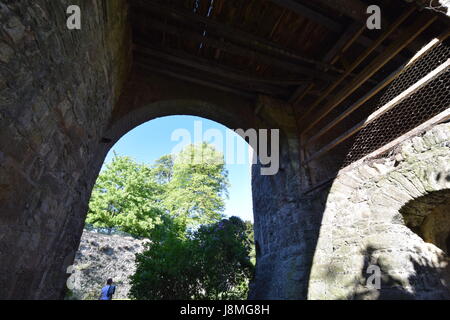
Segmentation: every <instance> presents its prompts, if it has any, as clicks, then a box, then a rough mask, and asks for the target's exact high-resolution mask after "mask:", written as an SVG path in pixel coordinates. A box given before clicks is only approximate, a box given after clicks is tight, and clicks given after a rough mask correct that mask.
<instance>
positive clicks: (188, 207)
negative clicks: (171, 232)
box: [164, 143, 228, 228]
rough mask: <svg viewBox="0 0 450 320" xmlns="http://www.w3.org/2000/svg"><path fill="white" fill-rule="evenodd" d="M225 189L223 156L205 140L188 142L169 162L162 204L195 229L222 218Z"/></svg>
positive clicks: (225, 179)
mask: <svg viewBox="0 0 450 320" xmlns="http://www.w3.org/2000/svg"><path fill="white" fill-rule="evenodd" d="M227 190H228V173H227V171H226V169H225V164H224V160H223V155H222V154H221V153H219V152H217V151H216V150H215V149H214V147H212V146H211V145H208V144H206V143H204V144H201V145H189V146H188V147H186V148H185V149H184V150H183V151H182V152H180V153H179V154H178V155H177V156H176V157H175V159H174V161H173V169H172V176H171V179H170V181H169V182H168V184H167V194H166V197H165V198H164V205H165V207H166V209H167V210H168V211H169V212H170V213H171V214H172V215H173V216H174V217H175V218H177V219H181V220H182V221H184V223H185V224H186V227H187V228H189V227H191V228H192V227H194V228H195V227H197V226H199V225H201V224H207V223H211V222H214V221H219V220H220V219H221V218H223V211H224V207H225V202H224V198H225V197H226V196H228V193H227Z"/></svg>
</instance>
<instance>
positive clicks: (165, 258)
mask: <svg viewBox="0 0 450 320" xmlns="http://www.w3.org/2000/svg"><path fill="white" fill-rule="evenodd" d="M248 227H249V224H248V223H244V222H243V221H242V220H241V219H240V218H237V217H232V218H230V219H223V220H221V221H220V222H217V223H214V224H210V225H203V226H201V227H200V228H198V230H196V231H193V232H192V233H190V234H189V236H187V237H178V236H177V235H176V234H172V235H171V236H170V237H167V238H165V239H164V240H163V241H154V242H152V243H149V244H148V246H147V248H146V250H145V251H144V252H143V253H142V254H138V255H137V256H136V258H137V269H136V273H135V274H134V275H133V276H132V277H131V284H132V287H131V291H130V294H131V295H132V297H133V298H135V299H148V300H156V299H245V298H246V297H247V292H248V283H249V281H250V279H251V278H252V275H253V271H254V264H253V263H252V261H251V257H250V254H251V251H252V248H253V241H252V238H253V236H252V235H251V234H250V233H249V229H248Z"/></svg>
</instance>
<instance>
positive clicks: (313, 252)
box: [0, 0, 450, 299]
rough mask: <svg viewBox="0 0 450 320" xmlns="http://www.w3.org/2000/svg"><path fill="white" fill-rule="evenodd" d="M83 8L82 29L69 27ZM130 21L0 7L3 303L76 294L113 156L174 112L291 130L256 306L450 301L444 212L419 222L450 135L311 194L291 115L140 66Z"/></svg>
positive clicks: (262, 208)
mask: <svg viewBox="0 0 450 320" xmlns="http://www.w3.org/2000/svg"><path fill="white" fill-rule="evenodd" d="M72 4H79V5H80V6H81V9H82V12H83V16H82V30H72V31H70V30H68V29H67V28H66V18H67V15H66V8H67V7H68V5H72ZM127 10H128V8H127V5H126V1H125V0H114V1H112V0H111V1H109V0H108V1H101V0H93V1H84V0H73V1H69V0H58V1H48V0H23V1H16V0H2V1H1V2H0V137H1V138H0V213H1V216H0V261H1V264H0V288H1V290H0V299H2V298H3V299H8V298H10V299H58V298H61V297H63V296H64V293H65V282H66V279H67V277H68V274H67V273H66V271H67V267H68V266H69V265H71V264H72V263H73V260H74V257H75V252H76V250H77V248H78V245H79V242H80V237H81V234H82V230H83V225H84V220H85V216H86V213H87V204H88V201H89V197H90V193H91V190H92V187H93V185H94V183H95V180H96V178H97V175H98V172H99V170H100V167H101V165H102V162H103V160H104V158H105V156H106V154H107V152H108V150H109V149H110V148H111V147H112V145H113V144H114V142H116V141H117V140H118V139H119V138H120V137H121V136H122V135H124V134H125V133H127V132H128V131H129V130H131V129H133V128H134V127H136V126H137V125H139V124H141V123H144V122H145V121H149V120H152V119H154V118H156V117H161V116H168V115H174V114H189V115H196V116H201V117H206V118H209V119H212V120H215V121H218V122H220V123H222V124H225V125H227V126H229V127H230V128H233V129H235V128H239V127H241V128H250V127H253V128H256V129H259V128H279V129H281V131H282V135H281V146H280V147H281V148H280V149H281V159H280V172H279V173H278V174H277V175H275V176H260V175H259V174H256V172H255V174H254V176H253V181H252V185H253V201H254V214H255V239H256V241H257V256H258V259H257V267H256V277H255V282H254V284H253V285H252V292H251V297H252V298H259V299H269V298H274V299H306V298H308V297H309V298H311V299H332V298H339V299H344V298H390V297H393V298H396V297H415V298H433V297H436V298H437V297H446V296H447V288H446V287H445V286H446V285H447V284H446V282H445V281H446V280H445V276H446V274H445V272H444V269H445V265H446V263H447V262H446V259H447V257H446V256H445V255H444V253H443V251H442V250H440V249H438V248H437V247H436V246H435V245H433V244H427V243H425V242H424V241H423V240H422V238H421V236H422V237H424V238H425V239H426V240H428V241H434V242H435V243H436V244H438V245H441V246H442V244H441V243H442V242H446V241H447V240H445V241H444V240H443V239H444V238H443V236H442V234H445V232H447V230H446V229H443V228H440V227H439V225H440V224H442V223H443V221H447V220H446V218H445V216H444V215H443V209H439V210H438V211H439V212H438V213H430V212H431V211H433V210H431V211H430V210H428V211H427V210H421V212H422V213H421V214H420V215H421V217H422V218H423V219H422V218H420V219H416V218H414V219H412V217H413V216H414V214H413V215H411V214H408V212H409V213H411V212H413V213H414V212H417V210H418V209H417V208H423V207H424V205H423V203H429V200H430V198H428V200H426V199H425V200H424V201H425V202H421V201H422V200H423V199H422V198H421V197H423V196H427V195H428V194H429V193H431V192H439V191H442V190H445V189H446V188H450V186H449V183H450V181H449V180H450V179H448V175H449V170H450V169H449V163H450V161H449V152H448V145H446V144H445V143H444V142H447V141H449V139H450V134H449V132H448V131H449V130H448V124H446V125H441V126H439V127H436V128H435V129H433V130H431V131H430V132H429V133H427V134H425V135H424V136H423V137H417V138H415V139H412V140H411V141H409V142H406V143H404V144H403V146H402V148H401V151H399V152H398V153H397V154H396V156H395V158H393V159H391V158H385V159H380V160H379V161H374V162H370V163H366V164H365V165H363V166H361V167H358V168H356V169H354V170H352V171H348V172H347V171H346V172H341V173H340V174H339V176H338V177H337V179H336V181H335V182H334V183H333V186H332V188H331V190H322V191H320V192H316V193H313V194H302V192H301V188H300V187H301V184H302V182H303V181H305V179H306V178H307V177H305V176H302V175H301V174H300V156H299V147H298V144H299V141H298V137H297V131H298V130H297V129H298V128H297V127H296V121H295V120H294V118H295V117H294V114H293V110H292V109H291V106H289V105H287V104H286V103H282V102H280V101H275V100H272V99H268V98H267V99H266V98H264V97H260V99H259V100H255V101H254V100H252V99H250V98H248V97H242V96H237V95H235V94H231V93H226V92H223V91H219V90H215V89H212V88H208V87H204V86H201V85H195V84H192V83H189V82H184V81H181V80H173V79H170V78H168V77H164V76H158V75H156V74H148V73H147V74H144V73H142V72H141V70H139V69H138V68H132V57H131V52H130V51H131V47H132V46H131V44H130V41H131V35H130V30H129V24H128V15H127ZM255 169H259V168H258V167H257V166H255ZM257 172H259V170H258V171H257ZM419 198H421V199H422V200H418V199H419ZM414 200H418V202H414ZM414 203H415V204H414ZM432 204H433V202H432ZM442 205H443V206H446V204H445V203H443V204H442ZM436 212H437V211H436ZM402 213H403V214H405V216H403V215H402ZM430 217H434V218H430ZM407 225H409V227H408V226H407ZM412 230H414V231H415V232H418V231H417V230H419V231H420V232H418V233H419V234H420V236H419V235H418V234H417V233H415V232H413V231H412ZM369 264H377V265H379V266H380V267H381V269H382V271H383V275H384V278H383V285H384V287H383V290H381V291H373V290H367V288H366V287H365V286H364V280H365V277H366V276H367V275H366V274H365V269H366V267H367V265H369Z"/></svg>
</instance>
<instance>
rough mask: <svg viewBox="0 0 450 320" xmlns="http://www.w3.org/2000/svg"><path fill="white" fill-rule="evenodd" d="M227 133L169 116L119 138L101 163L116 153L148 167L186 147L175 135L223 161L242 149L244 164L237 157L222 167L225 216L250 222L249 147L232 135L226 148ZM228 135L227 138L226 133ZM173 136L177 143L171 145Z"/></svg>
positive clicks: (222, 128)
mask: <svg viewBox="0 0 450 320" xmlns="http://www.w3.org/2000/svg"><path fill="white" fill-rule="evenodd" d="M180 129H181V131H180ZM212 130H213V131H212ZM227 130H228V129H227V128H226V127H225V126H223V125H221V124H219V123H217V122H214V121H210V120H207V119H203V118H199V117H192V116H171V117H163V118H158V119H155V120H152V121H149V122H146V123H144V124H143V125H141V126H139V127H137V128H135V129H133V130H132V131H130V132H128V133H127V134H126V135H125V136H123V137H122V138H121V139H120V140H119V141H118V142H117V143H116V144H115V145H114V146H113V147H112V148H111V151H110V152H109V153H108V155H107V157H106V159H105V163H108V162H110V161H111V159H112V158H113V152H116V153H117V154H118V155H121V156H130V157H132V158H133V159H135V160H136V161H138V162H141V163H147V164H152V163H153V162H154V161H155V160H156V159H158V158H159V157H161V156H163V155H165V154H169V153H172V152H173V151H174V150H175V149H177V148H179V147H180V145H185V144H188V143H189V141H187V140H186V139H182V138H180V135H178V134H177V133H182V134H184V136H186V134H187V133H189V135H190V137H191V142H192V143H196V142H200V140H201V141H205V142H209V143H212V144H213V145H215V146H216V148H217V149H219V150H221V151H223V152H224V155H225V157H227V155H228V157H231V156H232V155H233V154H232V153H231V152H234V154H236V153H237V150H238V148H245V150H247V151H246V152H245V160H246V161H245V163H242V161H238V159H237V157H234V161H228V163H226V168H227V170H228V178H229V181H230V187H229V189H228V192H229V199H227V200H226V208H225V214H226V215H227V216H232V215H235V216H239V217H241V218H242V219H243V220H250V221H252V222H253V211H252V191H251V170H250V165H249V156H248V148H249V147H248V145H247V143H246V142H245V141H244V140H243V139H242V138H241V137H239V136H238V135H237V134H235V133H232V136H233V137H235V139H234V143H235V144H234V148H230V147H229V146H230V144H229V143H228V145H227V144H226V134H227ZM205 133H212V135H211V134H209V136H210V137H209V138H208V134H206V135H205ZM228 134H230V131H229V130H228ZM176 136H178V138H179V139H178V140H175V141H173V140H174V139H175V138H176ZM230 136H231V135H230ZM221 137H222V138H221ZM227 147H228V153H227ZM241 150H242V149H241ZM238 162H241V163H238Z"/></svg>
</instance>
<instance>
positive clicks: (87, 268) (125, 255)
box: [67, 229, 146, 300]
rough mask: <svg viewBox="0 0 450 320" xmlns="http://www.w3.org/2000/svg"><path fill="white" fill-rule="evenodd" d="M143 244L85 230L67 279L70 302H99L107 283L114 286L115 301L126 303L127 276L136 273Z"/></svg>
mask: <svg viewBox="0 0 450 320" xmlns="http://www.w3.org/2000/svg"><path fill="white" fill-rule="evenodd" d="M145 242H146V240H139V239H135V238H133V237H131V236H126V235H122V234H111V235H109V234H103V233H99V232H94V231H90V230H86V229H85V230H84V231H83V236H82V237H81V241H80V247H79V248H78V251H77V253H76V255H75V261H74V263H73V270H72V275H71V276H70V278H69V282H70V284H71V285H70V288H71V290H70V292H69V294H68V295H67V298H68V299H70V300H98V298H99V296H100V290H101V288H103V287H104V286H105V284H106V280H107V279H109V278H112V279H113V281H114V284H115V285H116V292H115V294H114V300H124V299H129V297H128V294H129V292H130V287H131V285H130V279H129V278H130V276H132V275H133V274H134V272H135V270H136V254H137V253H142V252H143V251H144V244H145Z"/></svg>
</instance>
